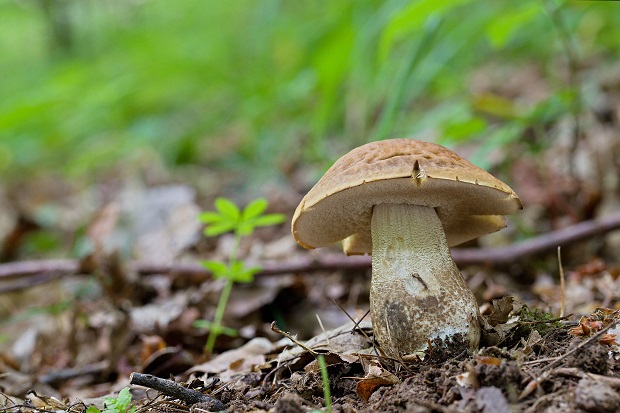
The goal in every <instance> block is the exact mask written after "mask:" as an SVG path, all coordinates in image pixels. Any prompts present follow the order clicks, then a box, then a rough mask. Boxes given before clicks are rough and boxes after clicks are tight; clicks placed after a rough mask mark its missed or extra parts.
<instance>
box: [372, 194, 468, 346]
mask: <svg viewBox="0 0 620 413" xmlns="http://www.w3.org/2000/svg"><path fill="white" fill-rule="evenodd" d="M371 232H372V282H371V291H370V311H371V317H372V321H373V326H374V333H375V337H376V338H377V341H378V342H379V344H380V345H381V348H382V349H383V351H384V352H385V353H386V354H387V355H388V356H391V357H395V358H401V357H405V356H406V355H411V354H418V353H419V352H420V351H424V350H426V349H427V348H428V343H429V342H432V343H433V345H437V344H436V343H439V341H437V339H439V340H440V341H441V342H442V343H444V345H448V344H449V345H451V346H454V345H457V346H462V347H463V349H467V350H468V351H469V352H472V351H473V350H475V349H476V348H477V347H478V344H479V341H480V325H479V323H478V304H477V302H476V299H475V297H474V295H473V293H472V292H471V290H470V289H469V287H468V286H467V283H466V282H465V280H464V279H463V277H462V276H461V274H460V272H459V269H458V268H457V266H456V264H455V263H454V261H453V260H452V256H451V255H450V250H449V248H448V244H447V241H446V236H445V234H444V231H443V227H442V225H441V221H440V220H439V217H438V216H437V213H436V212H435V209H434V208H431V207H426V206H420V205H409V204H378V205H375V206H374V208H373V215H372V223H371Z"/></svg>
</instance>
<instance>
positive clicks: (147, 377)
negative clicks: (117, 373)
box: [129, 373, 226, 411]
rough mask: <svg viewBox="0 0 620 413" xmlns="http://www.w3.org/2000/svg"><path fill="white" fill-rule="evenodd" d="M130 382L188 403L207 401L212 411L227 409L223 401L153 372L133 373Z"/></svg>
mask: <svg viewBox="0 0 620 413" xmlns="http://www.w3.org/2000/svg"><path fill="white" fill-rule="evenodd" d="M129 384H136V385H139V386H144V387H148V388H149V389H154V390H157V391H159V392H161V393H163V394H165V395H166V396H170V397H174V398H175V399H179V400H183V401H184V402H185V403H187V404H188V405H192V404H196V403H207V404H209V406H210V409H209V410H211V411H219V410H225V409H226V406H224V403H222V402H221V401H219V400H217V399H214V398H213V397H209V396H207V395H206V394H202V393H200V392H199V391H197V390H194V389H188V388H187V387H183V386H181V385H180V384H178V383H175V382H173V381H172V380H166V379H162V378H159V377H155V376H153V375H151V374H142V373H131V375H130V376H129Z"/></svg>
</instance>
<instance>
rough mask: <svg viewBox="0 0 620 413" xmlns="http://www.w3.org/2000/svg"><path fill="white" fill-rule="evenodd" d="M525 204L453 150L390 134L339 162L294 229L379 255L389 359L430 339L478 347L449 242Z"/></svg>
mask: <svg viewBox="0 0 620 413" xmlns="http://www.w3.org/2000/svg"><path fill="white" fill-rule="evenodd" d="M521 208H522V204H521V200H520V199H519V197H518V196H517V194H515V193H514V191H513V190H512V189H510V187H509V186H508V185H506V184H505V183H503V182H502V181H500V180H498V179H497V178H495V177H494V176H492V175H490V174H489V173H487V172H486V171H484V170H482V169H480V168H478V167H477V166H475V165H473V164H472V163H470V162H468V161H466V160H465V159H463V158H461V157H460V156H458V155H457V154H456V153H454V152H452V151H451V150H449V149H446V148H444V147H442V146H440V145H437V144H434V143H429V142H421V141H416V140H412V139H390V140H384V141H378V142H372V143H368V144H366V145H363V146H360V147H359V148H356V149H354V150H352V151H351V152H349V153H348V154H346V155H344V156H343V157H341V158H340V159H338V160H337V161H336V162H335V163H334V165H333V166H332V167H331V168H330V169H329V170H328V171H327V172H326V173H325V175H324V176H323V177H322V178H321V179H320V180H319V181H318V182H317V184H316V185H315V186H314V187H313V188H312V189H311V190H310V191H309V192H308V193H307V194H306V196H305V197H304V198H303V199H302V201H301V203H300V204H299V206H298V207H297V210H296V211H295V215H294V216H293V221H292V232H293V236H294V238H295V240H296V241H297V243H299V244H300V245H301V246H302V247H304V248H308V249H313V248H317V247H324V246H328V245H331V244H334V243H336V242H338V241H342V245H343V250H344V252H345V253H346V254H347V255H354V254H372V281H371V289H370V314H371V318H372V322H373V328H374V334H375V338H376V340H377V342H378V343H379V345H380V348H381V349H382V350H383V352H384V353H385V354H386V355H388V356H391V357H394V358H396V359H401V358H405V357H406V356H411V355H416V354H420V352H422V351H425V350H426V349H427V348H428V345H429V343H433V346H438V345H439V346H448V345H450V346H451V348H452V346H459V347H458V348H462V349H467V350H468V351H469V352H470V353H471V352H472V351H474V350H475V349H476V348H477V347H478V344H479V341H480V324H479V321H478V317H479V311H478V304H477V302H476V299H475V297H474V295H473V293H472V291H471V290H470V289H469V287H468V286H467V283H466V282H465V280H464V279H463V277H462V276H461V274H460V272H459V269H458V268H457V266H456V264H455V263H454V261H453V260H452V256H451V255H450V250H449V248H448V247H450V246H454V245H458V244H462V243H464V242H466V241H469V240H472V239H474V238H477V237H480V236H482V235H485V234H488V233H490V232H494V231H498V230H500V229H502V228H504V227H505V226H506V224H505V222H504V219H503V217H502V216H501V215H506V214H510V213H513V212H515V211H517V210H519V209H521ZM458 348H455V350H457V351H458Z"/></svg>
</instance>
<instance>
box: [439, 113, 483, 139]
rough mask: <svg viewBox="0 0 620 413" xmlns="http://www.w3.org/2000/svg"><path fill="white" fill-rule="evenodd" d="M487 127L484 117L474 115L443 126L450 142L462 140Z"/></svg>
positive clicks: (444, 133)
mask: <svg viewBox="0 0 620 413" xmlns="http://www.w3.org/2000/svg"><path fill="white" fill-rule="evenodd" d="M486 129H487V122H486V121H485V120H484V119H483V118H478V117H473V118H469V119H465V120H463V121H460V122H459V121H455V122H451V123H448V124H447V125H446V126H444V128H443V135H444V136H443V137H444V138H446V139H448V141H449V142H462V141H466V140H468V139H470V138H471V137H472V136H474V135H476V134H478V133H480V132H482V131H484V130H486Z"/></svg>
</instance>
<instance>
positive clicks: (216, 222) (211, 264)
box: [194, 198, 284, 353]
mask: <svg viewBox="0 0 620 413" xmlns="http://www.w3.org/2000/svg"><path fill="white" fill-rule="evenodd" d="M268 205H269V203H268V202H267V200H266V199H264V198H258V199H255V200H254V201H252V202H250V203H249V204H248V205H247V206H246V207H245V208H244V209H243V210H241V209H239V207H237V205H235V204H234V203H233V202H231V201H230V200H228V199H226V198H217V199H216V200H215V209H216V211H206V212H203V213H201V214H200V216H199V219H200V221H202V222H203V223H205V224H207V227H206V228H205V230H204V234H205V235H206V236H207V237H215V236H218V235H221V234H224V233H227V232H233V233H234V241H233V245H232V248H231V250H230V254H229V256H228V263H224V262H220V261H214V260H204V261H202V262H201V263H202V265H203V266H204V267H205V268H206V269H208V270H209V271H211V273H212V274H213V278H215V279H224V280H226V284H225V285H224V289H223V290H222V293H221V295H220V299H219V302H218V304H217V309H216V310H215V316H214V319H213V321H207V320H198V321H196V322H195V323H194V326H195V327H198V328H207V329H208V330H209V336H208V337H207V343H206V345H205V348H206V350H207V351H208V352H209V353H213V348H214V346H215V340H216V339H217V337H218V336H219V335H221V334H225V335H229V336H234V335H236V334H237V332H236V330H234V329H232V328H227V327H224V326H222V318H223V317H224V312H225V310H226V304H227V303H228V298H229V297H230V292H231V291H232V287H233V285H234V283H236V282H238V283H249V282H252V280H254V275H255V274H256V273H258V272H259V271H260V270H261V268H260V267H246V265H245V264H244V263H243V261H241V260H240V259H239V258H238V253H239V244H240V243H241V239H242V238H243V237H247V236H249V235H251V234H252V233H253V232H254V230H255V229H256V228H257V227H264V226H269V225H275V224H279V223H282V222H284V215H283V214H264V212H265V210H266V209H267V206H268Z"/></svg>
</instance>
